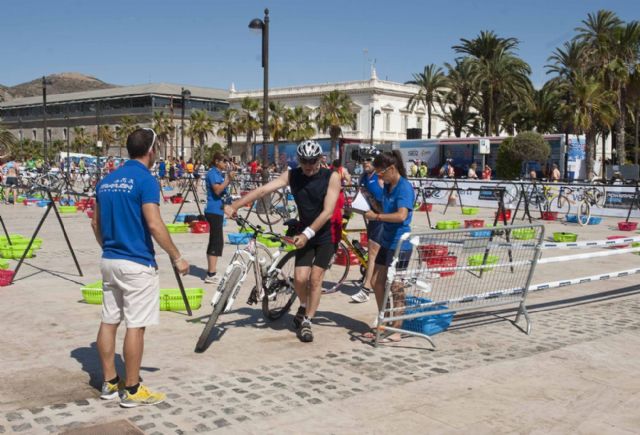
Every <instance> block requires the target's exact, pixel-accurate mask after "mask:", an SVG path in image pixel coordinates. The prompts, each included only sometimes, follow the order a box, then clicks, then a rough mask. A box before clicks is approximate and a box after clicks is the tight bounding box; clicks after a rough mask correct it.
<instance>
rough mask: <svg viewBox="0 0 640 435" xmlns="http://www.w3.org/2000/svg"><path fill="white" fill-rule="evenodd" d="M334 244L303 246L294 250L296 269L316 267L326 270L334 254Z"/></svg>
mask: <svg viewBox="0 0 640 435" xmlns="http://www.w3.org/2000/svg"><path fill="white" fill-rule="evenodd" d="M336 247H337V246H336V244H335V243H324V244H321V245H305V247H304V248H302V249H296V251H295V253H296V267H311V266H318V267H321V268H323V269H325V270H326V269H328V268H329V265H330V264H331V259H332V258H333V254H335V253H336Z"/></svg>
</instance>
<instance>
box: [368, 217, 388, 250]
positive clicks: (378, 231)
mask: <svg viewBox="0 0 640 435" xmlns="http://www.w3.org/2000/svg"><path fill="white" fill-rule="evenodd" d="M383 232H384V225H383V223H382V222H380V221H369V222H368V223H367V238H368V239H369V240H370V241H372V242H375V243H377V244H378V245H382V233H383Z"/></svg>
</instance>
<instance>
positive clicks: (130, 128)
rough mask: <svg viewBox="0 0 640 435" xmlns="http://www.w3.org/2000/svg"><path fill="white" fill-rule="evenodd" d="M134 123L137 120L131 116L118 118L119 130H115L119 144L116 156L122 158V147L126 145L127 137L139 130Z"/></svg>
mask: <svg viewBox="0 0 640 435" xmlns="http://www.w3.org/2000/svg"><path fill="white" fill-rule="evenodd" d="M136 122H137V120H136V118H134V117H133V116H123V117H122V118H120V129H118V130H117V134H118V141H119V144H120V148H119V153H118V154H119V155H120V156H122V146H123V145H126V143H127V138H128V137H129V135H130V134H131V133H133V132H134V131H136V130H137V129H138V128H140V127H139V126H138V125H137V124H136Z"/></svg>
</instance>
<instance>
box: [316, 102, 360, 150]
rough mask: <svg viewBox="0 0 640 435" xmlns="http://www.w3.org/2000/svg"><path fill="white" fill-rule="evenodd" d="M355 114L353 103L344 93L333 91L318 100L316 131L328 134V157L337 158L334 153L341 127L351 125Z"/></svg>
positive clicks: (354, 119)
mask: <svg viewBox="0 0 640 435" xmlns="http://www.w3.org/2000/svg"><path fill="white" fill-rule="evenodd" d="M355 121H356V114H355V112H354V111H353V101H351V97H350V96H349V95H347V94H345V93H344V92H341V91H338V90H334V91H331V92H329V93H328V94H326V95H324V96H323V97H322V98H321V99H320V107H318V112H317V115H316V124H317V125H318V129H320V130H322V131H323V132H325V133H326V132H329V137H330V138H331V148H330V157H331V159H332V160H333V159H337V158H339V156H338V153H337V152H336V149H337V147H336V145H337V144H338V139H339V138H340V136H341V135H342V127H343V126H349V125H353V123H354V122H355Z"/></svg>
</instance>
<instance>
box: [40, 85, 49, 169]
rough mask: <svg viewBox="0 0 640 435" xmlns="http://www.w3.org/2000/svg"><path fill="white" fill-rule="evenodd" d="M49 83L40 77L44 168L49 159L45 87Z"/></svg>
mask: <svg viewBox="0 0 640 435" xmlns="http://www.w3.org/2000/svg"><path fill="white" fill-rule="evenodd" d="M50 84H51V81H50V80H47V77H46V76H42V129H43V130H44V131H43V132H44V136H43V140H42V159H43V160H44V164H45V166H49V159H48V154H47V139H48V137H47V85H50Z"/></svg>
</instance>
